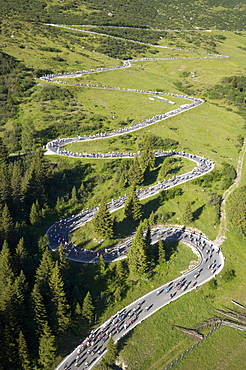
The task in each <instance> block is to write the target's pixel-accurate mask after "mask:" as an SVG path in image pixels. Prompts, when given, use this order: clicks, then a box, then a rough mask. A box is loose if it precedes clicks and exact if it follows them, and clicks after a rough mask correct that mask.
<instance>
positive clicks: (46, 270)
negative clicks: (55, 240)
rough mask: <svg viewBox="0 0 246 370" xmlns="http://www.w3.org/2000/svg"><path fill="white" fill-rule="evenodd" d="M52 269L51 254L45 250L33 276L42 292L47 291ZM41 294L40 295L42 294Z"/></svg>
mask: <svg viewBox="0 0 246 370" xmlns="http://www.w3.org/2000/svg"><path fill="white" fill-rule="evenodd" d="M53 268H54V262H53V260H52V258H51V252H50V251H49V250H48V248H46V249H45V251H44V253H43V255H42V259H41V262H40V264H39V267H38V268H37V270H36V274H35V282H36V283H37V284H39V286H40V287H42V291H43V292H44V291H46V290H47V287H48V283H49V281H50V277H51V274H52V270H53ZM43 292H41V293H42V294H43Z"/></svg>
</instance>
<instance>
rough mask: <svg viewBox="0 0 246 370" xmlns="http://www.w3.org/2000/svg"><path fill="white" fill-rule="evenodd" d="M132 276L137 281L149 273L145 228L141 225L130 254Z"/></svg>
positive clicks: (129, 263) (129, 262)
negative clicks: (144, 235)
mask: <svg viewBox="0 0 246 370" xmlns="http://www.w3.org/2000/svg"><path fill="white" fill-rule="evenodd" d="M128 267H129V272H130V275H131V276H132V277H133V278H134V279H135V278H137V277H140V276H141V275H142V274H144V273H145V272H146V271H147V256H146V242H145V239H144V237H143V226H142V224H140V225H139V226H138V228H137V231H136V234H135V236H134V238H133V241H132V246H131V248H130V250H129V252H128Z"/></svg>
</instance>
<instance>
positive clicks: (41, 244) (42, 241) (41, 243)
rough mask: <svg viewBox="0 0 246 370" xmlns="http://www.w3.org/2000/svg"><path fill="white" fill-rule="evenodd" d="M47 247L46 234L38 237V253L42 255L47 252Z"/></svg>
mask: <svg viewBox="0 0 246 370" xmlns="http://www.w3.org/2000/svg"><path fill="white" fill-rule="evenodd" d="M48 245H49V239H48V236H47V234H45V235H43V236H40V238H39V239H38V251H39V253H40V254H43V253H44V252H45V251H47V250H48Z"/></svg>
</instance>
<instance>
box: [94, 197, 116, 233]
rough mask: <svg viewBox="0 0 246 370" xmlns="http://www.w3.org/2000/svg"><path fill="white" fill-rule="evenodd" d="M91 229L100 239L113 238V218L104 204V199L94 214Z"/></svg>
mask: <svg viewBox="0 0 246 370" xmlns="http://www.w3.org/2000/svg"><path fill="white" fill-rule="evenodd" d="M92 223H93V227H94V230H95V233H96V234H97V236H98V237H100V238H112V237H113V235H114V234H113V230H114V223H113V217H112V215H111V213H110V212H109V210H108V205H107V203H106V199H105V198H103V200H102V203H101V205H100V206H99V210H98V212H97V213H96V215H95V217H94V219H93V221H92Z"/></svg>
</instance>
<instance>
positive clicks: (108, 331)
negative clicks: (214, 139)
mask: <svg viewBox="0 0 246 370" xmlns="http://www.w3.org/2000/svg"><path fill="white" fill-rule="evenodd" d="M52 26H57V27H64V26H61V25H52ZM80 31H81V30H80ZM88 32H91V31H88ZM130 41H132V42H135V41H134V40H130ZM154 46H155V47H157V45H154ZM165 48H167V47H165ZM170 49H175V50H182V49H177V48H170ZM186 51H187V50H186ZM188 51H190V52H192V51H191V50H188ZM196 53H197V52H196ZM202 54H207V56H205V57H204V56H203V57H201V58H200V57H194V58H160V59H159V58H141V59H135V60H127V61H124V62H123V64H122V65H119V66H115V67H109V68H98V69H91V70H83V71H77V72H74V73H67V74H66V73H63V74H57V75H47V76H42V77H41V80H43V81H47V82H55V83H61V84H68V85H76V86H85V87H88V88H97V89H111V90H118V91H129V92H134V93H141V94H153V95H154V94H155V95H156V96H157V95H158V96H165V97H167V98H168V99H171V98H172V97H181V98H185V99H187V104H185V105H182V106H180V107H178V108H176V109H174V110H171V111H169V112H166V113H161V114H158V115H156V116H154V117H151V118H149V119H146V120H144V121H142V122H139V123H137V124H134V125H132V126H130V127H126V128H120V129H117V130H115V131H113V132H111V133H98V134H96V135H92V136H83V137H80V136H78V137H73V138H58V139H56V140H52V141H50V142H49V143H47V145H46V149H47V150H46V153H45V154H47V155H49V154H55V155H61V156H68V157H74V158H88V159H89V158H93V159H95V158H96V159H113V158H115V159H122V158H134V156H135V155H136V154H139V155H141V153H129V152H128V153H73V152H71V151H68V150H67V149H66V148H65V146H66V145H67V144H70V143H73V142H85V141H94V140H99V139H105V138H110V137H115V136H119V135H123V134H126V133H129V132H133V131H136V130H139V129H142V128H145V127H148V126H149V125H153V124H155V123H156V122H159V121H162V120H164V119H168V118H169V117H172V116H174V115H177V114H181V113H184V112H187V111H188V110H190V109H193V108H195V107H197V106H198V105H200V104H202V103H203V100H202V99H199V98H194V97H190V96H183V95H178V94H170V93H166V94H165V93H160V92H157V91H143V90H136V89H126V88H125V89H123V88H118V87H115V88H114V87H109V86H97V85H94V86H93V85H88V84H81V83H69V82H67V81H68V80H67V79H68V78H69V77H73V78H74V77H79V76H82V75H85V74H90V73H98V72H105V71H110V70H116V69H122V68H129V67H130V66H131V63H133V62H139V61H150V60H151V61H157V60H172V59H207V58H227V56H225V55H218V54H209V53H202ZM65 79H66V81H65ZM168 99H167V100H168ZM170 102H171V101H170ZM155 156H156V157H167V156H180V157H183V158H187V159H189V160H191V161H193V162H194V163H195V164H196V166H195V167H194V169H193V170H191V171H189V172H187V173H184V174H182V175H178V176H175V177H173V178H172V179H171V180H164V181H162V182H158V183H157V184H155V185H153V186H151V187H147V188H144V189H138V190H137V191H136V194H137V196H138V197H139V199H140V200H142V199H145V198H148V197H151V196H154V195H156V194H158V193H159V192H160V191H163V190H166V189H169V188H171V187H173V186H177V185H180V184H182V183H184V182H187V181H190V180H192V179H194V178H197V177H199V176H203V175H204V174H206V173H208V172H209V171H211V170H213V168H214V163H213V162H211V161H210V160H209V159H205V158H203V157H200V156H197V155H195V154H190V153H186V152H184V151H166V152H165V151H157V152H155ZM126 199H127V196H122V197H120V198H118V199H114V200H112V201H111V202H109V203H108V208H109V210H110V212H114V211H117V210H118V209H120V208H122V207H124V204H125V202H126ZM97 211H98V207H94V208H92V209H87V210H86V211H84V210H83V211H81V212H80V213H79V214H77V215H72V216H70V217H67V218H65V219H62V220H59V221H57V222H56V223H55V224H53V225H52V226H50V228H49V229H48V230H47V236H48V238H49V247H50V248H51V250H53V251H56V250H57V248H58V245H59V244H60V243H63V245H64V250H65V251H66V252H67V256H68V258H69V259H70V260H74V261H78V262H85V263H96V262H97V261H98V258H99V256H100V255H103V257H104V260H105V262H112V261H116V260H119V259H122V258H126V256H127V251H128V249H129V248H130V247H131V243H132V238H133V236H130V237H129V238H127V239H126V240H124V241H123V242H122V243H121V244H118V245H117V246H116V247H114V248H111V249H103V250H99V251H88V250H83V249H81V248H79V247H77V246H75V245H74V244H72V243H71V242H70V240H69V235H70V233H71V232H72V231H73V230H75V229H77V228H79V227H82V226H83V225H85V224H86V223H87V222H89V221H91V220H92V219H93V217H94V216H95V214H96V212H97ZM221 230H222V229H221ZM223 236H224V233H223V231H222V232H221V235H220V237H219V238H217V239H216V243H213V242H212V241H210V240H208V239H207V238H206V236H204V235H203V234H202V233H195V232H192V231H189V230H186V228H185V227H182V228H178V227H169V228H167V227H156V228H154V229H152V230H151V240H152V244H155V243H156V242H157V241H158V240H159V239H160V238H162V239H163V240H168V239H169V240H170V239H175V240H178V241H181V242H183V243H185V244H187V245H188V246H189V247H190V248H192V250H193V252H194V253H196V255H197V256H198V260H199V262H198V264H197V266H196V267H195V268H193V269H192V270H190V271H188V272H186V273H185V274H183V275H182V276H180V277H177V278H176V279H174V280H173V281H171V282H168V283H166V284H164V285H162V286H160V287H158V288H157V289H155V290H153V291H151V292H149V293H148V294H146V295H145V296H143V297H140V298H139V299H138V300H137V301H135V302H132V303H131V304H130V305H128V306H127V307H125V308H123V309H122V310H121V311H120V312H117V313H116V314H115V315H114V316H113V317H111V318H110V319H109V320H107V321H106V322H105V323H104V324H103V325H101V326H100V327H98V328H97V329H96V330H94V331H92V332H91V333H90V334H89V335H88V337H87V338H86V339H85V340H84V341H83V342H82V343H80V344H79V346H78V347H77V348H75V350H74V351H73V352H72V353H71V354H69V355H68V356H67V357H66V358H65V359H64V360H63V361H62V363H61V364H60V365H59V366H58V367H57V368H56V370H64V369H72V368H74V367H75V368H78V369H80V370H82V369H92V368H93V366H94V365H95V364H96V363H97V362H98V361H99V360H100V358H101V357H102V356H103V355H104V354H105V352H106V343H107V340H108V339H109V337H110V336H112V338H113V340H114V341H115V342H117V341H118V340H120V338H122V337H123V336H124V335H126V334H127V333H128V332H129V331H130V330H132V329H133V328H134V327H135V326H136V325H138V324H140V323H141V322H142V321H143V320H144V319H146V318H147V317H149V316H150V315H152V314H153V313H154V312H156V311H157V310H159V309H160V308H162V307H163V306H165V305H167V304H169V303H171V302H172V301H174V300H176V299H177V298H179V297H180V296H182V295H184V294H186V293H188V292H190V291H191V290H193V289H196V287H198V286H200V285H201V284H204V283H205V282H207V281H209V280H210V279H212V278H213V277H214V276H215V275H217V274H218V273H220V271H221V270H222V269H223V266H224V257H223V254H222V252H221V249H220V247H219V246H220V244H221V243H222V242H223Z"/></svg>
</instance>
